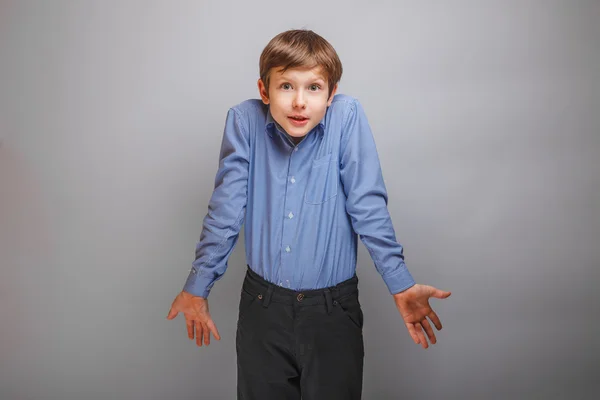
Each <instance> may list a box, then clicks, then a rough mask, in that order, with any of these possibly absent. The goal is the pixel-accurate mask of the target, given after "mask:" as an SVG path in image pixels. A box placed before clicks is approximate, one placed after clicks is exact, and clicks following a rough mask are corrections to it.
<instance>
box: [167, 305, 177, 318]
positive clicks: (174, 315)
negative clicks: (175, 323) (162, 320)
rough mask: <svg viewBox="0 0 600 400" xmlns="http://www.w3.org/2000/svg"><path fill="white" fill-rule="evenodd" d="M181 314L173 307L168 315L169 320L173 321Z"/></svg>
mask: <svg viewBox="0 0 600 400" xmlns="http://www.w3.org/2000/svg"><path fill="white" fill-rule="evenodd" d="M177 314H179V311H177V310H175V309H174V308H173V307H171V309H170V310H169V314H168V315H167V319H173V318H175V317H176V316H177Z"/></svg>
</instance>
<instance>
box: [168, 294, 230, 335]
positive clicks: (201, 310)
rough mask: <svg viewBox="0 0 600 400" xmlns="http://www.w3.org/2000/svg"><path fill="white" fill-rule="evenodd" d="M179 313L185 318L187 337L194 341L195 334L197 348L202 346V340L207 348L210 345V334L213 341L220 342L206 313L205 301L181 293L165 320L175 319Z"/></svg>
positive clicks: (206, 301) (214, 326)
mask: <svg viewBox="0 0 600 400" xmlns="http://www.w3.org/2000/svg"><path fill="white" fill-rule="evenodd" d="M180 311H181V312H182V313H183V315H184V316H185V323H186V325H187V331H188V337H189V338H190V339H194V332H195V334H196V344H197V345H198V346H202V339H204V344H206V345H207V346H208V345H209V344H210V334H211V333H212V334H213V336H214V337H215V339H217V340H221V336H220V335H219V331H218V330H217V326H216V325H215V323H214V322H213V320H212V318H211V316H210V313H209V312H208V300H207V299H205V298H204V297H200V296H194V295H192V294H190V293H187V292H183V291H182V292H181V293H179V294H178V295H177V297H175V300H173V304H171V310H169V314H168V315H167V319H173V318H175V317H176V316H177V314H179V312H180Z"/></svg>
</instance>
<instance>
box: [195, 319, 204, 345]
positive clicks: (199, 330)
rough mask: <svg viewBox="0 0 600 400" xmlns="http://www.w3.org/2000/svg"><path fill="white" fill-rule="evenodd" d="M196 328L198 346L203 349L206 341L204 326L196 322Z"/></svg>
mask: <svg viewBox="0 0 600 400" xmlns="http://www.w3.org/2000/svg"><path fill="white" fill-rule="evenodd" d="M194 326H195V327H196V344H197V345H198V346H200V347H202V339H204V331H203V330H202V324H201V323H200V321H194Z"/></svg>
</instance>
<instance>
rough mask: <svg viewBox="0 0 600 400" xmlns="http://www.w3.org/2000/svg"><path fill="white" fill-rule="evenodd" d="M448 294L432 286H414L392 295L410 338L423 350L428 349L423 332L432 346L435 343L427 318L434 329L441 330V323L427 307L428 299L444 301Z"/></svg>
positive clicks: (428, 306)
mask: <svg viewBox="0 0 600 400" xmlns="http://www.w3.org/2000/svg"><path fill="white" fill-rule="evenodd" d="M450 294H451V293H450V292H445V291H442V290H439V289H436V288H434V287H433V286H427V285H419V284H416V285H414V286H412V287H411V288H409V289H407V290H405V291H403V292H400V293H397V294H395V295H394V301H395V302H396V307H397V308H398V311H399V312H400V315H401V316H402V319H403V320H404V324H405V325H406V328H407V329H408V332H409V334H410V336H411V337H412V338H413V340H414V342H415V343H417V344H419V343H420V344H421V345H422V346H423V348H427V347H429V346H428V344H427V340H426V339H425V335H424V334H423V330H425V332H426V333H427V336H428V337H429V340H430V341H431V343H432V344H435V343H436V338H435V334H434V333H433V329H432V328H431V325H430V324H429V321H428V320H427V318H429V319H430V320H431V322H433V324H434V325H435V327H436V328H437V329H438V330H440V329H442V323H441V322H440V319H439V318H438V316H437V314H436V313H435V311H433V309H432V308H431V306H430V305H429V298H430V297H436V298H440V299H445V298H447V297H448V296H450Z"/></svg>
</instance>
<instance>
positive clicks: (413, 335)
mask: <svg viewBox="0 0 600 400" xmlns="http://www.w3.org/2000/svg"><path fill="white" fill-rule="evenodd" d="M406 328H407V329H408V333H409V334H410V337H411V338H412V340H413V342H415V344H419V343H420V340H419V335H417V331H416V330H415V326H414V325H413V324H406Z"/></svg>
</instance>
